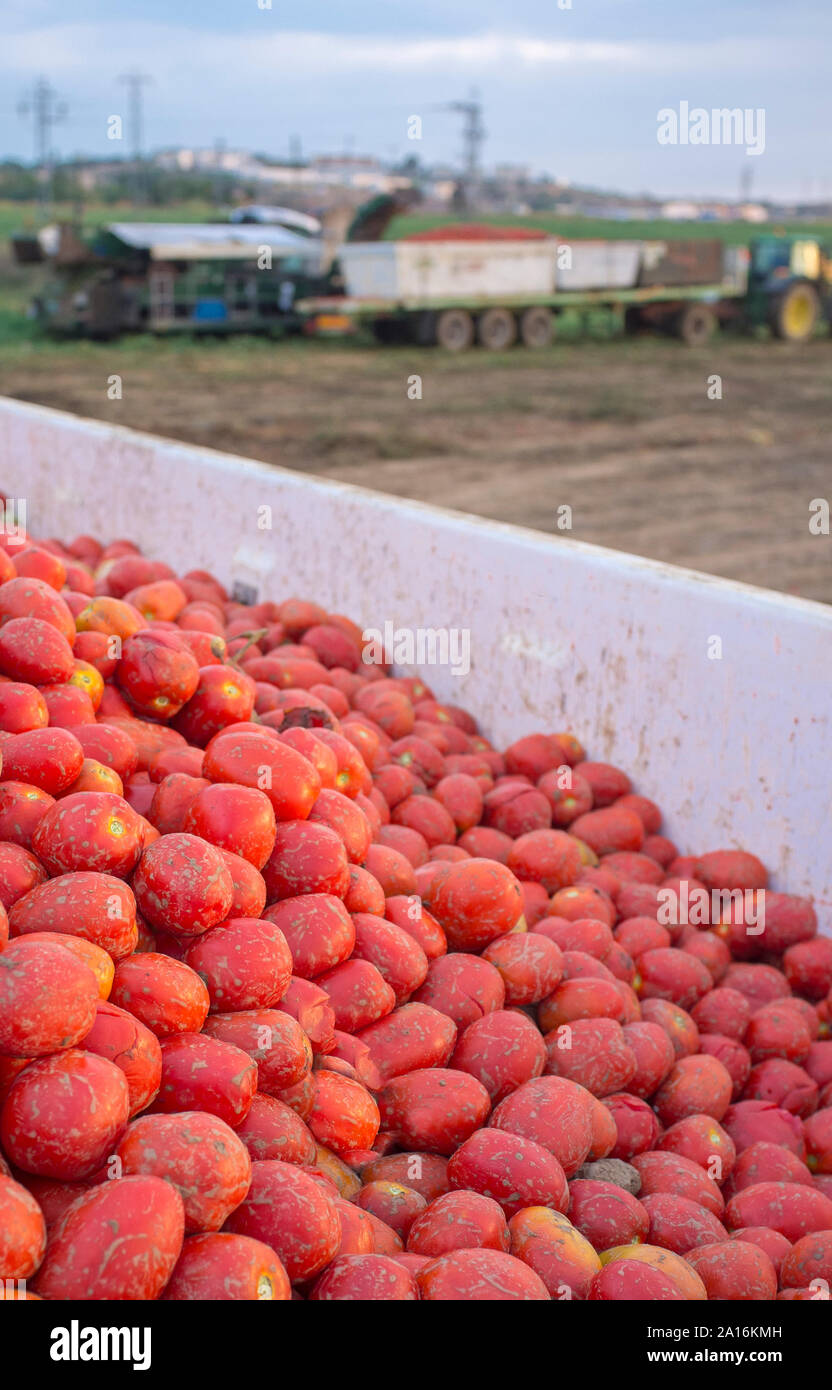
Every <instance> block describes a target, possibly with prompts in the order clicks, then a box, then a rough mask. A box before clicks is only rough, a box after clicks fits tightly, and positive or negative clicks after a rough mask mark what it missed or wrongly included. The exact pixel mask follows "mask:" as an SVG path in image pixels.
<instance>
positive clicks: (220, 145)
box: [214, 135, 226, 207]
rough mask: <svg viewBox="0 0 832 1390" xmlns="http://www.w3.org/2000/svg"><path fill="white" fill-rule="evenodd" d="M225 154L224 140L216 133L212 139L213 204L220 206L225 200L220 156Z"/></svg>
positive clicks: (224, 184)
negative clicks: (213, 139) (215, 136)
mask: <svg viewBox="0 0 832 1390" xmlns="http://www.w3.org/2000/svg"><path fill="white" fill-rule="evenodd" d="M224 154H225V140H224V139H223V137H222V136H221V135H218V136H217V138H216V139H215V141H214V206H215V207H221V206H222V204H223V203H224V202H225V200H226V199H225V194H226V179H225V170H224V169H223V163H222V157H223V155H224Z"/></svg>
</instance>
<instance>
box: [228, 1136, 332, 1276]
mask: <svg viewBox="0 0 832 1390" xmlns="http://www.w3.org/2000/svg"><path fill="white" fill-rule="evenodd" d="M226 1225H227V1229H228V1230H229V1231H232V1232H233V1233H234V1234H235V1235H243V1236H252V1237H253V1238H254V1239H255V1240H262V1241H263V1242H264V1243H265V1244H267V1245H269V1246H271V1248H272V1249H273V1250H274V1251H275V1253H276V1254H277V1255H278V1257H279V1258H280V1260H281V1261H282V1263H283V1264H284V1266H285V1268H286V1272H287V1274H288V1275H289V1278H290V1279H291V1280H292V1282H293V1283H295V1282H296V1281H299V1280H305V1279H311V1278H312V1277H313V1276H314V1275H315V1274H318V1273H319V1272H320V1270H322V1269H324V1268H325V1266H326V1265H328V1264H329V1262H330V1260H331V1259H332V1257H333V1255H334V1254H335V1252H336V1250H337V1249H338V1244H339V1241H340V1239H341V1223H340V1220H339V1217H338V1211H337V1208H336V1206H335V1201H334V1197H332V1196H330V1195H329V1194H328V1193H327V1192H326V1191H324V1188H323V1187H322V1186H321V1185H319V1184H318V1183H316V1182H315V1181H314V1179H312V1178H311V1177H309V1176H308V1174H306V1173H304V1172H302V1171H301V1169H300V1168H296V1167H294V1166H293V1165H292V1164H289V1163H282V1162H280V1161H279V1160H275V1159H273V1160H267V1161H263V1162H256V1163H252V1165H251V1187H250V1188H249V1191H248V1196H247V1197H246V1199H245V1201H243V1202H242V1203H241V1204H240V1206H239V1207H237V1209H236V1211H234V1212H232V1214H231V1216H230V1217H229V1219H228V1222H227V1223H226Z"/></svg>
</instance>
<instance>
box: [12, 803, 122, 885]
mask: <svg viewBox="0 0 832 1390" xmlns="http://www.w3.org/2000/svg"><path fill="white" fill-rule="evenodd" d="M32 848H33V849H34V852H35V854H36V855H37V856H38V858H39V859H40V860H41V862H42V863H43V864H44V865H45V866H46V868H47V869H49V871H50V873H53V874H60V873H69V872H72V871H73V870H88V869H94V870H97V871H98V872H100V873H109V874H114V875H115V876H116V877H117V878H128V877H129V876H130V874H131V873H132V872H133V869H134V868H135V867H136V864H137V863H138V861H139V856H140V855H141V852H142V830H141V821H140V817H139V816H137V815H136V813H135V811H134V810H133V808H132V807H131V806H129V805H128V803H127V802H126V801H125V800H124V798H123V797H121V796H116V795H114V794H113V793H112V792H75V793H73V794H72V795H71V796H66V797H64V798H63V800H61V801H60V802H58V803H57V805H55V806H51V807H50V808H49V810H48V811H47V812H46V814H45V815H44V816H43V817H42V819H41V820H40V822H39V824H38V827H37V830H36V831H35V833H34V835H33V836H32Z"/></svg>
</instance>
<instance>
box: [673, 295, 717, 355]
mask: <svg viewBox="0 0 832 1390" xmlns="http://www.w3.org/2000/svg"><path fill="white" fill-rule="evenodd" d="M715 329H716V314H715V313H714V311H713V309H711V308H709V307H708V305H707V304H686V305H685V307H684V309H680V310H679V314H678V317H677V318H676V323H675V330H676V333H677V334H678V336H679V337H680V338H681V339H682V342H683V343H687V345H688V347H704V346H705V344H706V343H707V342H709V341H710V339H711V338H712V337H713V335H714V331H715Z"/></svg>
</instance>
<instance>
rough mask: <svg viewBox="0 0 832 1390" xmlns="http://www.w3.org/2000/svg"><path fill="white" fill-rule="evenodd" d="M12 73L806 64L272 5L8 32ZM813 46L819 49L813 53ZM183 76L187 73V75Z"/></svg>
mask: <svg viewBox="0 0 832 1390" xmlns="http://www.w3.org/2000/svg"><path fill="white" fill-rule="evenodd" d="M4 49H5V61H4V63H3V66H4V67H5V68H6V70H9V69H13V70H15V71H16V73H17V75H18V76H26V75H28V74H31V73H35V72H41V71H48V72H49V73H50V74H51V76H52V77H53V79H54V80H59V79H60V78H61V77H69V76H71V75H72V74H74V73H79V72H85V73H87V74H89V72H90V67H91V64H93V62H94V63H95V66H96V69H97V70H98V72H99V73H100V72H101V71H102V68H103V69H104V70H106V68H107V67H108V66H111V67H112V68H113V69H114V70H115V69H116V68H118V67H119V65H123V64H125V63H129V64H136V63H139V64H142V65H144V66H146V67H147V68H148V69H149V70H150V71H155V72H157V73H162V72H165V73H173V72H175V71H177V70H178V71H179V72H180V73H182V67H183V65H184V66H185V68H186V70H189V71H190V73H192V74H193V73H200V74H206V75H207V74H209V73H222V72H226V73H230V74H231V73H233V74H235V75H236V76H240V75H242V74H250V75H252V76H255V75H260V74H264V75H270V76H271V77H272V78H273V79H274V80H275V82H279V81H280V79H281V73H291V75H292V76H293V77H297V76H298V75H299V74H301V73H307V74H308V75H309V76H310V78H319V77H321V76H323V75H327V74H337V75H343V74H345V73H350V72H352V73H362V72H363V73H376V74H380V73H390V72H396V71H398V72H402V73H414V74H415V73H419V72H422V73H425V72H436V71H440V70H456V71H459V70H462V71H463V72H465V71H466V70H467V71H469V72H470V73H472V74H478V73H483V75H487V73H488V72H490V71H494V70H495V69H498V68H499V69H500V70H501V71H503V72H504V71H505V70H506V69H514V70H517V71H522V70H524V69H525V70H529V69H535V70H538V71H541V72H543V71H545V70H547V69H557V68H564V67H569V68H581V67H584V68H588V69H595V70H598V69H601V68H608V69H616V70H621V69H626V70H629V71H631V72H639V71H645V72H654V73H655V72H673V73H677V72H678V73H682V72H696V71H701V72H710V73H713V72H715V71H719V72H730V73H734V74H736V73H739V72H755V71H759V70H760V69H761V68H764V67H773V66H775V65H776V66H777V68H779V69H782V68H784V67H787V66H789V65H791V64H795V65H797V64H799V63H804V62H805V61H806V58H807V50H806V47H805V45H804V43H803V42H801V41H799V40H794V41H792V42H788V41H787V42H783V41H776V42H775V41H773V40H772V41H767V40H745V39H743V40H742V41H740V40H734V39H725V38H722V39H705V40H701V41H699V42H697V43H662V42H653V41H649V40H644V41H637V42H620V41H611V42H603V41H595V40H574V41H560V40H548V39H535V38H522V37H516V36H512V35H506V34H500V33H486V34H480V35H473V36H470V37H437V38H424V39H422V38H403V39H398V38H392V37H386V36H379V37H371V36H353V35H349V36H347V35H342V34H327V33H315V32H306V33H303V32H296V31H289V30H287V31H275V29H274V27H273V25H272V12H271V11H263V33H262V34H256V35H255V34H253V33H252V32H250V31H249V32H248V33H246V34H238V35H229V34H222V33H214V32H206V31H201V32H200V31H199V30H192V29H188V28H185V27H184V26H177V25H166V24H153V23H141V22H129V21H126V22H120V21H118V20H114V21H113V22H111V23H109V24H56V25H49V26H44V27H42V28H40V29H35V30H30V31H29V32H28V33H21V34H16V35H11V36H10V37H8V39H7V42H6V44H5V45H4ZM809 52H811V49H810V50H809ZM183 75H184V74H183Z"/></svg>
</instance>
